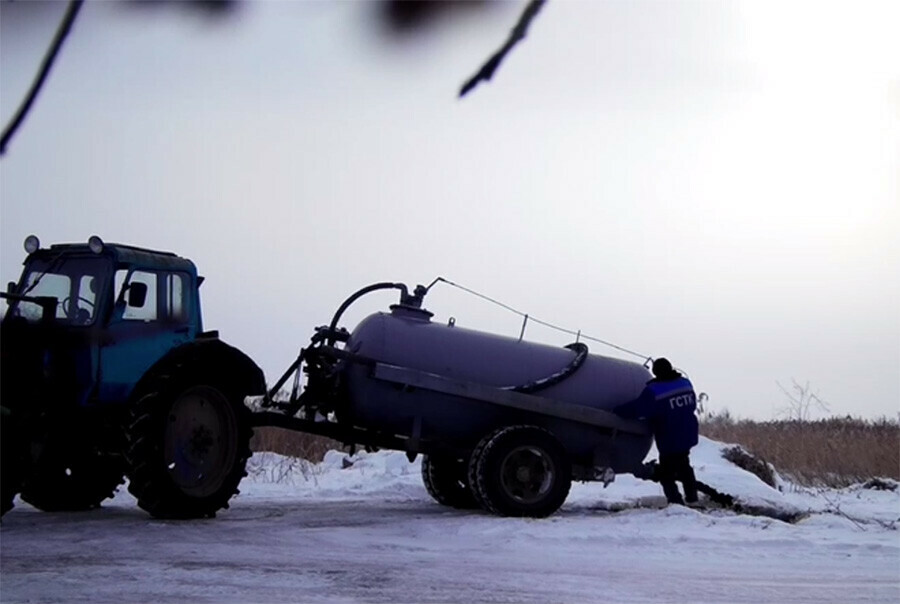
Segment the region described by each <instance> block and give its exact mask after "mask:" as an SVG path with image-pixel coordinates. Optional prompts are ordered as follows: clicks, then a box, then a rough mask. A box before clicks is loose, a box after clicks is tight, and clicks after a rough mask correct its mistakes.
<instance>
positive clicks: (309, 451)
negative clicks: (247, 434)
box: [250, 427, 342, 463]
mask: <svg viewBox="0 0 900 604" xmlns="http://www.w3.org/2000/svg"><path fill="white" fill-rule="evenodd" d="M253 432H254V433H253V439H252V440H251V441H250V448H251V449H252V450H253V451H271V452H273V453H280V454H281V455H287V456H289V457H296V458H298V459H305V460H307V461H310V462H312V463H318V462H320V461H322V459H323V458H324V457H325V453H326V452H328V451H330V450H331V449H341V448H342V445H341V443H339V442H338V441H336V440H331V439H330V438H325V437H324V436H316V435H314V434H304V433H302V432H293V431H291V430H285V429H283V428H272V427H264V428H255V429H254V431H253Z"/></svg>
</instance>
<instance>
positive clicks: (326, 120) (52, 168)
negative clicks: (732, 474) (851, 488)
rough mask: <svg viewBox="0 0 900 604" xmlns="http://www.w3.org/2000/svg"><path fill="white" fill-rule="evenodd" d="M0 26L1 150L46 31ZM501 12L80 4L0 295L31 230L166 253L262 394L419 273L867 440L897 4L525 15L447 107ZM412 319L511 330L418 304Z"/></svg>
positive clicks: (21, 185)
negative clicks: (351, 299) (804, 397)
mask: <svg viewBox="0 0 900 604" xmlns="http://www.w3.org/2000/svg"><path fill="white" fill-rule="evenodd" d="M24 4H26V3H8V2H3V3H0V11H2V12H0V27H2V30H0V121H2V123H3V125H5V124H6V123H7V121H8V119H9V117H10V116H11V115H12V113H13V112H14V110H15V108H16V106H17V104H18V102H19V101H20V99H21V98H22V96H23V95H24V93H25V90H26V88H27V85H28V83H29V82H30V79H31V78H32V77H33V75H34V73H35V71H36V69H37V66H38V64H39V62H40V59H41V56H42V54H43V52H44V51H45V50H46V47H47V45H48V42H49V40H50V38H51V37H52V34H53V31H54V29H55V27H56V24H57V23H58V20H59V18H60V17H61V16H62V13H63V10H64V8H65V5H64V4H62V3H51V4H49V5H47V6H45V7H42V8H39V9H34V8H33V7H30V6H24ZM522 6H523V4H521V3H518V2H514V3H508V4H504V5H500V6H497V7H492V8H490V9H488V10H483V11H466V13H465V14H462V15H459V16H458V17H454V18H452V19H450V20H448V21H446V22H443V23H441V24H439V26H437V27H435V28H434V29H433V30H429V31H428V32H426V33H424V34H421V35H416V36H412V37H410V38H409V39H408V40H406V41H405V42H403V43H399V42H395V41H394V42H391V41H388V40H387V39H386V38H385V37H384V35H383V34H382V33H381V32H380V30H379V28H378V27H377V26H376V25H375V24H374V22H373V19H374V8H373V7H372V6H371V5H369V4H363V3H349V2H348V3H328V4H317V3H298V2H267V3H252V4H249V5H244V6H242V7H241V8H240V9H239V10H238V11H237V12H236V13H234V14H232V15H230V16H226V17H225V18H219V19H209V18H205V17H204V16H202V15H200V14H192V13H191V12H190V11H184V10H181V9H178V8H177V7H176V8H172V7H169V8H167V9H162V10H138V9H128V8H125V7H123V6H121V4H118V3H87V5H86V6H85V7H84V8H83V10H82V11H81V14H80V15H79V17H78V20H77V22H76V24H75V27H74V29H73V31H72V33H71V35H70V37H69V39H68V41H67V42H66V44H65V46H64V47H63V49H62V53H61V55H60V57H59V59H58V61H57V63H56V66H55V67H54V70H53V72H52V74H51V77H50V79H49V81H48V83H47V85H46V87H45V89H44V91H43V92H42V94H41V96H40V97H39V99H38V101H37V103H36V105H35V107H34V109H33V110H32V112H31V114H30V115H29V117H28V120H27V121H26V122H25V124H24V125H23V127H22V128H21V130H20V131H19V133H18V135H17V136H16V138H15V139H13V141H12V144H11V145H10V148H9V149H8V152H7V154H6V156H4V157H3V159H2V160H0V276H2V279H3V281H4V282H5V281H8V280H12V279H16V278H17V277H18V274H19V271H20V270H21V267H20V264H21V261H22V259H23V257H24V252H23V251H22V247H21V245H22V240H23V239H24V238H25V236H26V235H28V234H30V233H35V234H37V235H38V236H39V237H40V238H41V241H42V242H43V243H44V244H45V245H49V244H50V243H54V242H70V241H86V240H87V238H88V236H90V235H92V234H97V235H100V236H101V237H103V238H104V239H105V240H106V241H115V242H121V243H131V244H135V245H140V246H146V247H155V248H159V249H164V250H169V251H174V252H177V253H179V254H180V255H183V256H186V257H188V258H191V259H193V260H194V261H195V262H196V263H197V265H198V267H199V269H200V272H201V274H203V275H204V276H206V278H207V281H206V282H205V283H204V285H203V288H202V296H203V304H204V313H205V317H204V319H205V323H206V327H207V328H208V329H219V330H220V332H221V335H222V337H223V339H225V340H226V341H228V342H229V343H232V344H234V345H236V346H238V347H240V348H242V349H243V350H245V351H246V352H247V353H248V354H250V355H251V356H252V357H253V358H254V359H256V360H257V361H258V362H259V363H260V365H261V366H262V367H263V369H264V370H265V372H266V375H267V378H268V380H269V381H270V383H271V382H274V380H275V379H276V378H277V377H278V376H279V375H280V373H281V371H282V370H283V369H284V368H286V367H287V365H288V364H290V362H291V361H292V360H293V358H294V357H295V355H296V353H297V352H298V350H299V348H300V347H301V346H304V345H305V344H306V343H307V341H308V338H309V337H310V335H311V334H312V330H313V328H314V327H315V326H317V325H321V324H324V323H327V322H328V321H329V320H330V318H331V316H332V314H333V313H334V310H335V309H336V307H337V306H338V305H339V304H340V303H341V302H342V301H343V299H344V298H346V297H347V296H348V295H349V294H351V293H352V292H353V291H355V290H356V289H358V288H360V287H362V286H364V285H367V284H369V283H372V282H376V281H383V280H390V281H403V282H408V283H410V284H411V285H414V284H415V283H428V282H430V281H431V280H432V279H433V278H434V277H436V276H438V275H442V276H444V277H446V278H448V279H451V280H454V281H456V282H458V283H461V284H463V285H465V286H467V287H470V288H473V289H475V290H478V291H480V292H483V293H485V294H487V295H489V296H492V297H494V298H497V299H499V300H502V301H503V302H505V303H507V304H509V305H511V306H514V307H516V308H519V309H521V310H523V311H525V312H528V313H530V314H532V315H533V316H536V317H538V318H541V319H544V320H547V321H551V322H554V323H558V324H560V325H563V326H566V327H570V328H572V329H581V330H583V331H584V332H585V333H588V334H590V335H593V336H596V337H599V338H603V339H606V340H610V341H613V342H616V343H618V344H620V345H622V346H625V347H627V348H630V349H633V350H636V351H639V352H641V353H642V354H647V355H652V356H668V357H669V358H670V359H671V360H672V361H673V362H674V363H675V365H677V366H679V367H681V368H683V369H684V370H686V371H687V372H688V374H689V375H690V377H691V378H692V380H693V381H694V383H695V385H696V387H697V390H698V391H705V392H707V393H708V394H709V396H710V403H711V404H712V408H713V409H714V410H719V411H721V410H723V409H726V408H727V409H728V410H730V411H731V412H732V413H734V414H737V415H739V416H744V417H753V418H761V419H767V418H772V417H774V416H775V415H776V414H777V413H778V412H779V410H781V409H782V408H783V407H784V405H785V397H784V395H783V394H782V393H781V391H780V390H779V388H778V386H777V384H776V382H780V383H782V384H784V385H787V386H789V385H790V383H791V380H792V379H796V380H797V381H799V382H801V383H806V382H807V381H808V382H809V383H810V384H811V386H812V389H813V390H814V391H816V392H818V394H819V396H820V397H821V398H823V399H824V400H826V401H828V403H830V406H831V411H832V412H833V413H835V414H841V415H843V414H851V415H858V416H865V417H876V416H880V415H888V416H894V417H895V416H896V415H897V413H898V410H900V243H898V239H900V176H898V170H900V168H898V167H900V37H898V36H897V35H896V26H897V24H898V23H900V4H898V3H896V2H884V3H867V2H844V3H824V2H808V3H791V2H771V3H766V2H760V1H758V0H753V1H748V2H728V3H718V2H683V3H682V2H642V1H639V0H632V1H620V2H600V1H597V2H563V1H559V0H553V1H551V2H549V3H548V4H547V6H546V7H545V8H544V10H543V11H542V12H541V13H540V15H539V16H538V18H537V19H536V21H535V22H534V23H533V25H532V27H531V31H530V32H529V36H528V38H527V39H526V40H525V41H524V42H523V43H522V44H521V45H519V46H518V47H517V48H516V49H515V50H514V51H513V53H512V54H511V55H510V56H509V57H508V59H507V60H506V62H505V63H504V64H503V65H502V67H501V68H500V70H499V72H498V73H497V75H496V76H495V77H494V80H493V81H492V82H490V83H489V84H487V85H482V86H480V87H478V88H476V89H475V90H474V91H473V92H472V93H471V94H470V96H468V97H466V98H465V99H463V100H458V99H457V98H456V91H457V90H458V87H459V85H460V84H461V83H462V82H463V81H464V80H465V79H466V78H467V77H468V76H470V75H471V74H472V73H473V72H474V71H475V70H476V69H477V68H478V66H480V64H481V63H482V62H483V61H484V59H486V58H487V57H488V56H489V55H490V53H491V52H493V51H494V50H495V49H496V48H497V47H498V46H499V45H500V43H501V42H502V41H503V40H504V39H505V36H506V34H507V32H508V30H509V29H510V28H511V26H512V25H513V24H514V23H515V21H516V19H517V17H518V14H519V12H520V10H521V8H522ZM394 298H395V296H394V295H393V294H378V295H373V296H372V297H370V298H368V299H363V301H362V302H360V303H358V304H357V305H356V306H355V307H354V308H353V309H352V311H351V312H349V313H348V314H347V315H346V322H347V327H349V328H352V327H353V326H354V325H355V324H356V322H358V321H359V320H360V319H361V318H362V317H363V316H365V315H366V314H368V313H370V312H374V311H376V310H381V309H383V308H386V306H387V305H388V304H389V303H392V302H394ZM426 306H427V307H428V308H429V309H430V310H432V311H434V312H435V313H436V317H435V320H440V321H446V320H447V319H448V317H450V316H454V317H456V319H457V322H458V324H459V325H461V326H467V327H473V328H477V329H483V330H487V331H492V332H496V333H502V334H508V335H511V336H517V335H518V330H519V327H520V319H519V318H518V317H516V316H514V315H511V314H509V313H506V312H504V311H500V310H498V309H495V308H494V307H492V306H490V305H487V304H485V303H484V302H482V301H480V300H478V299H476V298H473V297H471V296H468V295H466V294H463V293H461V292H458V291H456V290H453V289H451V288H449V287H446V286H440V285H439V286H436V287H435V288H434V289H433V290H432V291H431V293H430V294H429V296H428V298H427V300H426ZM526 337H529V338H531V339H535V340H539V341H544V342H548V343H552V344H558V345H563V344H566V343H568V342H569V341H570V340H571V338H569V337H568V336H565V335H562V334H555V333H554V332H551V331H548V330H545V329H541V328H539V327H537V326H531V327H529V328H528V331H527V334H526ZM592 351H593V352H597V353H601V354H610V353H612V354H615V351H611V350H605V349H603V348H602V347H600V346H599V345H595V346H592Z"/></svg>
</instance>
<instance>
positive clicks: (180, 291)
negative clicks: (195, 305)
mask: <svg viewBox="0 0 900 604" xmlns="http://www.w3.org/2000/svg"><path fill="white" fill-rule="evenodd" d="M186 283H187V276H186V275H184V274H182V273H169V274H168V275H166V316H167V317H168V318H169V319H171V320H172V321H174V322H176V323H184V322H186V321H187V319H188V313H187V300H186V299H185V294H186V293H187V287H186Z"/></svg>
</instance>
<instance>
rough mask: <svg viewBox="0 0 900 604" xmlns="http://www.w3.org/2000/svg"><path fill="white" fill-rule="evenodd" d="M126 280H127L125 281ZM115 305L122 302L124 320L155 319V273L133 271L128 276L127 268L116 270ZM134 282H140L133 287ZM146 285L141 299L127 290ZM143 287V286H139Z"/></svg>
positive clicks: (156, 314)
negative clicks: (144, 294)
mask: <svg viewBox="0 0 900 604" xmlns="http://www.w3.org/2000/svg"><path fill="white" fill-rule="evenodd" d="M126 280H127V281H126ZM115 284H116V305H117V306H118V305H120V304H124V305H125V308H124V310H123V311H122V319H123V320H125V321H155V320H156V319H157V316H158V313H157V296H156V292H157V275H156V273H151V272H149V271H138V270H136V271H133V272H131V275H130V278H129V272H128V271H127V270H124V269H122V270H117V271H116V276H115ZM135 284H140V285H138V286H137V287H135ZM141 286H143V287H146V296H144V297H143V300H139V299H135V296H130V295H129V291H130V290H132V289H134V290H135V291H137V290H138V288H139V287H141ZM141 289H143V288H141Z"/></svg>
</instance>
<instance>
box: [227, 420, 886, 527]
mask: <svg viewBox="0 0 900 604" xmlns="http://www.w3.org/2000/svg"><path fill="white" fill-rule="evenodd" d="M733 446H734V445H728V444H724V443H719V442H716V441H712V440H710V439H708V438H703V437H701V439H700V443H699V445H698V446H697V447H695V448H694V449H693V450H692V452H691V462H692V465H693V466H694V471H695V473H696V475H697V479H698V480H699V481H701V482H703V483H705V484H707V485H709V486H711V487H712V488H714V489H716V490H717V491H719V492H721V493H725V494H728V495H731V496H732V497H734V498H735V500H736V502H737V503H738V504H739V506H740V509H741V511H743V512H744V513H749V514H754V515H764V516H771V517H773V518H777V519H792V520H796V519H802V518H805V517H807V516H808V515H810V514H833V515H837V516H841V517H843V518H844V521H850V522H859V523H861V524H866V523H878V524H881V525H884V526H885V527H890V526H896V525H897V524H898V521H900V489H898V490H896V491H889V490H885V491H879V490H874V489H865V488H863V487H862V486H861V485H860V486H856V487H850V488H847V489H808V488H802V487H798V486H796V485H793V484H791V483H790V482H788V481H785V480H784V479H782V478H780V477H778V479H777V480H778V482H777V484H778V486H779V488H778V489H776V488H773V487H771V486H769V485H767V484H766V483H764V482H763V481H762V480H760V479H759V478H758V477H757V476H755V475H754V474H752V473H750V472H748V471H745V470H743V469H741V468H739V467H738V466H736V465H734V464H733V463H731V462H729V461H727V460H726V459H725V458H724V457H723V455H722V454H723V452H724V451H725V450H726V449H728V448H730V447H733ZM655 457H657V454H656V450H655V449H651V451H650V453H649V454H648V457H647V458H648V460H649V459H653V458H655ZM420 460H421V458H418V459H416V460H415V461H414V462H412V463H410V462H409V460H408V459H407V457H406V454H404V453H399V452H393V451H380V452H377V453H366V452H364V451H363V452H359V453H357V454H356V455H354V456H352V457H351V456H349V455H347V454H346V453H344V452H341V451H329V452H328V453H327V454H326V455H325V459H324V460H323V461H322V462H321V463H318V464H312V463H310V462H307V461H304V460H298V459H294V458H290V457H285V456H282V455H278V454H275V453H257V454H255V455H254V456H253V457H252V458H251V459H250V462H249V463H248V473H249V476H248V478H247V479H245V480H246V481H249V482H252V483H253V487H252V488H251V489H246V488H245V489H244V491H245V492H248V494H247V495H243V496H245V497H250V498H265V497H269V496H271V495H274V494H276V493H280V494H285V491H288V492H289V493H290V496H291V497H293V498H297V499H303V500H309V499H320V500H361V499H367V498H371V497H377V498H379V499H382V500H387V501H431V498H430V496H429V495H428V493H427V491H426V490H425V487H424V485H423V484H422V478H421V461H420ZM701 503H705V504H707V505H706V506H704V507H713V508H714V507H715V506H714V505H713V504H711V503H710V502H709V501H708V500H707V499H706V497H705V496H703V495H701ZM664 507H666V501H665V497H664V496H663V494H662V489H661V488H660V486H659V485H658V484H656V483H653V482H650V481H646V480H640V479H637V478H635V477H633V476H631V475H619V476H617V477H616V480H615V482H613V483H612V484H611V485H609V486H608V487H607V488H604V487H603V485H602V484H599V483H575V484H573V485H572V490H571V492H570V494H569V497H568V499H567V501H566V503H565V505H564V506H563V508H562V511H563V512H566V511H573V512H574V511H578V510H582V511H590V510H593V511H604V512H620V511H624V510H629V509H635V508H664ZM670 509H671V508H670ZM691 513H699V512H694V511H691ZM722 513H726V512H724V511H723V512H722ZM728 513H730V512H728Z"/></svg>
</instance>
